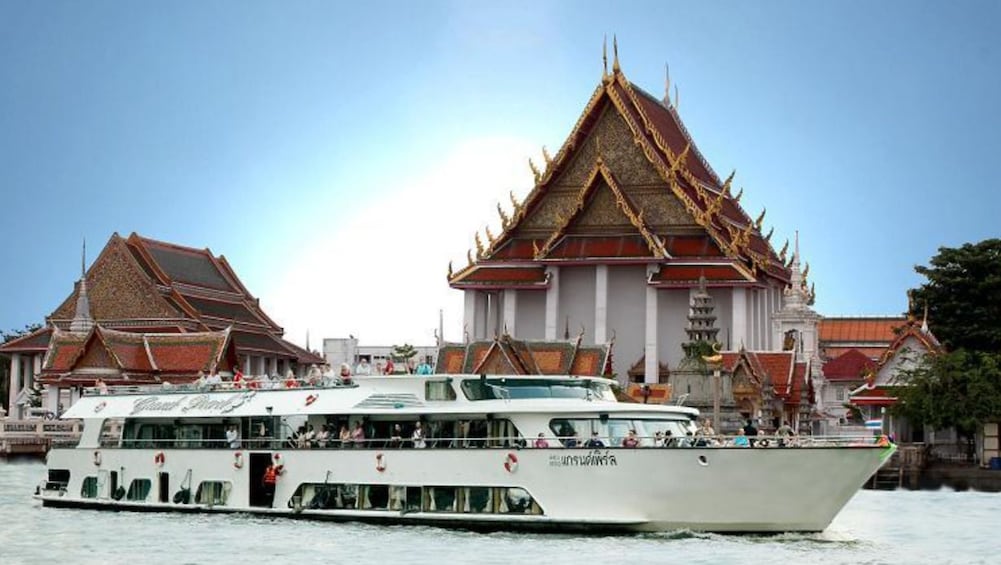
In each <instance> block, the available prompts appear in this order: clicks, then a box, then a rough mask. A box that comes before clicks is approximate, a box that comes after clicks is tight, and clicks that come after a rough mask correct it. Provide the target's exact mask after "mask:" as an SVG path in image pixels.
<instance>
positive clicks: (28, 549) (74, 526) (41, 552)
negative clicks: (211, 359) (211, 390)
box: [0, 461, 1001, 565]
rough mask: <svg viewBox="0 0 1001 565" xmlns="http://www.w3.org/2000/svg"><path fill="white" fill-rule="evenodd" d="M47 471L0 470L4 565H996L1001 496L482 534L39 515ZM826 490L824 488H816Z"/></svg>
mask: <svg viewBox="0 0 1001 565" xmlns="http://www.w3.org/2000/svg"><path fill="white" fill-rule="evenodd" d="M44 473H45V467H44V465H43V464H42V463H40V462H36V461H12V462H7V463H3V462H0V563H3V564H5V565H14V564H21V563H25V564H30V563H45V564H47V565H51V564H60V565H62V564H76V563H82V564H86V563H95V564H97V563H100V564H106V563H123V564H124V563H143V564H157V563H170V564H175V563H206V564H208V563H212V564H216V563H231V562H237V561H239V562H242V563H295V564H300V563H348V562H350V563H351V564H352V565H356V564H365V563H378V564H380V565H396V564H400V563H498V564H504V565H508V564H511V563H519V562H532V563H547V564H548V563H596V564H597V563H625V562H628V563H631V564H632V563H666V562H670V563H675V562H684V563H685V564H686V565H690V564H696V563H737V562H739V563H741V565H746V564H753V563H810V562H814V563H818V564H820V563H822V564H824V565H827V564H834V563H851V564H853V565H860V564H865V563H929V564H931V563H935V564H939V563H964V564H965V563H999V562H1001V494H989V493H978V492H952V491H948V490H941V491H893V492H886V491H861V492H859V493H858V495H857V496H856V497H855V498H854V499H853V500H852V501H851V502H850V503H849V504H848V506H846V507H845V509H844V510H843V511H842V512H841V514H840V515H839V516H838V517H837V519H835V521H834V523H833V524H831V526H830V527H829V528H828V529H827V530H826V531H824V532H822V533H819V534H809V535H803V534H781V535H774V536H725V535H715V534H694V533H691V532H670V533H660V534H640V535H620V536H577V535H573V536H571V535H554V534H505V533H493V534H477V533H470V532H463V531H450V530H442V529H438V528H429V527H417V526H415V527H403V526H398V527H392V526H370V525H364V524H351V523H341V524H338V523H328V522H309V521H298V520H286V519H280V518H279V519H268V518H257V517H251V516H245V515H187V514H156V513H133V512H97V511H90V510H64V509H53V508H42V507H41V505H40V504H39V503H37V502H35V501H33V500H32V499H31V493H32V491H33V490H34V487H35V485H36V484H37V483H38V482H39V481H40V480H41V479H42V477H43V476H44ZM818 481H823V478H822V477H818Z"/></svg>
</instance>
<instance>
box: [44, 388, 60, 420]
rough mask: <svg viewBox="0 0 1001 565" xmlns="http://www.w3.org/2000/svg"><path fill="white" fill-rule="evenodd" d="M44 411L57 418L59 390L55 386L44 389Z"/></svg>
mask: <svg viewBox="0 0 1001 565" xmlns="http://www.w3.org/2000/svg"><path fill="white" fill-rule="evenodd" d="M45 409H46V410H48V411H49V412H52V415H53V416H55V417H57V418H58V417H59V412H60V410H59V389H58V388H56V386H55V385H49V386H48V387H47V388H46V389H45Z"/></svg>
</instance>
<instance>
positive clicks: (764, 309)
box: [755, 289, 768, 351]
mask: <svg viewBox="0 0 1001 565" xmlns="http://www.w3.org/2000/svg"><path fill="white" fill-rule="evenodd" d="M755 294H757V295H758V336H759V337H758V349H760V350H762V351H767V350H768V343H767V341H768V305H767V299H768V289H760V290H756V291H755Z"/></svg>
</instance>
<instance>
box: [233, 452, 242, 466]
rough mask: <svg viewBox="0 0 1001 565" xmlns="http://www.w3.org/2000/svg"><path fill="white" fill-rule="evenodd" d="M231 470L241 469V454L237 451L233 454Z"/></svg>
mask: <svg viewBox="0 0 1001 565" xmlns="http://www.w3.org/2000/svg"><path fill="white" fill-rule="evenodd" d="M233 468H234V469H243V452H242V451H237V452H236V453H234V454H233Z"/></svg>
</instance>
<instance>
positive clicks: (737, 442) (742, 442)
mask: <svg viewBox="0 0 1001 565" xmlns="http://www.w3.org/2000/svg"><path fill="white" fill-rule="evenodd" d="M733 446H734V447H751V442H750V441H748V439H747V436H746V435H745V434H744V430H743V428H738V429H737V437H735V438H733Z"/></svg>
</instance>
